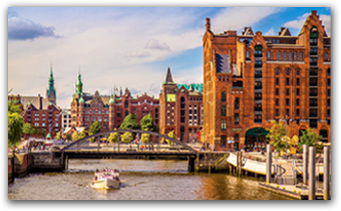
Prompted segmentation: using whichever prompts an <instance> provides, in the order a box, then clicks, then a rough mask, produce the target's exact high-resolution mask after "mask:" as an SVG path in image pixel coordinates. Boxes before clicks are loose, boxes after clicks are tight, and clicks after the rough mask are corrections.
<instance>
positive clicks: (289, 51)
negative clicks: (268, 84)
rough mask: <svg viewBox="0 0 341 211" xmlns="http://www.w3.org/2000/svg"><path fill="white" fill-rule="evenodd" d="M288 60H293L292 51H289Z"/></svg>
mask: <svg viewBox="0 0 341 211" xmlns="http://www.w3.org/2000/svg"><path fill="white" fill-rule="evenodd" d="M288 60H290V61H291V60H292V58H291V51H289V58H288Z"/></svg>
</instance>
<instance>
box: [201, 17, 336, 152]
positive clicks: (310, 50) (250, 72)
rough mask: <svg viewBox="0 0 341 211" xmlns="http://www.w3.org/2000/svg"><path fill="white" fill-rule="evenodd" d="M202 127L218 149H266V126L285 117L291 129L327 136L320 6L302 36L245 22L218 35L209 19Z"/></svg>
mask: <svg viewBox="0 0 341 211" xmlns="http://www.w3.org/2000/svg"><path fill="white" fill-rule="evenodd" d="M203 46H204V64H203V69H204V73H203V74H204V75H203V79H204V94H203V98H204V102H205V103H204V112H205V113H204V125H203V133H204V134H203V136H205V138H204V140H205V142H206V143H209V144H210V145H213V146H214V147H215V149H216V150H232V149H235V150H237V149H240V148H243V147H244V146H245V147H249V148H252V147H254V146H255V147H259V148H264V147H265V144H266V141H265V139H264V128H268V127H269V126H270V122H271V121H272V120H276V121H279V120H280V119H281V118H283V119H284V118H286V120H287V124H288V126H287V129H288V135H289V136H293V135H298V136H299V134H300V130H306V129H308V128H309V127H312V128H315V129H316V132H317V133H318V134H321V135H322V136H323V139H322V141H324V142H330V52H331V51H330V47H331V45H330V37H328V36H327V34H326V32H325V30H324V26H323V25H322V24H321V21H320V20H319V17H318V16H317V14H316V11H312V13H311V15H310V16H309V17H308V18H307V19H306V21H305V23H304V25H303V27H302V29H301V31H300V33H299V35H298V36H291V34H290V32H289V29H287V28H283V27H282V28H281V29H280V32H279V33H278V36H266V35H262V32H259V31H257V32H256V33H253V31H252V29H251V28H250V27H245V28H244V31H243V32H242V34H241V35H237V32H236V31H226V32H224V33H221V34H213V32H212V31H211V30H210V20H209V19H208V18H207V19H206V32H205V35H204V38H203ZM246 134H248V135H246Z"/></svg>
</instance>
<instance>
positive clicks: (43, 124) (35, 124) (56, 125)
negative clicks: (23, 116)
mask: <svg viewBox="0 0 341 211" xmlns="http://www.w3.org/2000/svg"><path fill="white" fill-rule="evenodd" d="M34 126H36V127H40V126H42V127H46V124H45V123H42V124H39V123H38V122H36V123H34ZM55 127H58V123H56V124H55Z"/></svg>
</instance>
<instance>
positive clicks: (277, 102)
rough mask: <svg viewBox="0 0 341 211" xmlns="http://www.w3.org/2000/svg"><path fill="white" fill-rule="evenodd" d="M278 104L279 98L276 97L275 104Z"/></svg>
mask: <svg viewBox="0 0 341 211" xmlns="http://www.w3.org/2000/svg"><path fill="white" fill-rule="evenodd" d="M278 105H279V99H278V98H276V106H278Z"/></svg>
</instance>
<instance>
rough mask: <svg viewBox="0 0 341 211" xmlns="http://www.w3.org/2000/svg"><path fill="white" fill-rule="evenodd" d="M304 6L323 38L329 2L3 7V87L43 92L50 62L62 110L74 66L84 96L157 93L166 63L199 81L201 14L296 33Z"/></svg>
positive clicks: (237, 25)
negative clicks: (317, 4) (313, 4)
mask: <svg viewBox="0 0 341 211" xmlns="http://www.w3.org/2000/svg"><path fill="white" fill-rule="evenodd" d="M311 10H317V14H318V15H319V16H320V19H321V20H322V23H323V24H324V25H325V29H326V32H327V34H328V35H329V36H331V10H330V7H315V8H314V7H9V8H8V26H7V27H8V54H7V56H8V90H12V91H11V93H10V94H20V95H38V93H40V94H42V95H44V96H45V95H46V89H47V88H48V78H49V74H50V67H51V65H52V68H53V74H54V79H55V89H56V92H57V104H58V105H59V106H60V107H63V108H64V107H70V102H71V98H72V94H73V93H74V92H75V83H76V80H77V74H78V71H79V72H80V73H81V75H82V82H83V90H84V91H85V92H89V93H90V94H94V93H95V91H96V90H98V91H99V92H100V94H103V95H109V94H110V93H111V90H112V89H113V88H114V87H118V88H120V87H122V90H125V88H128V89H129V90H130V91H131V93H132V95H133V96H134V97H136V95H141V94H143V93H145V92H146V93H147V94H148V95H151V96H154V97H155V98H158V96H159V93H160V90H161V87H162V82H163V81H164V80H165V77H166V72H167V69H168V67H170V68H171V71H172V75H173V79H174V81H175V82H176V83H186V84H189V83H202V72H203V67H202V63H203V49H202V38H203V35H204V33H205V18H206V17H209V18H210V20H211V30H212V31H213V33H216V34H219V33H222V32H224V31H226V30H237V33H238V34H241V32H242V31H243V29H244V27H245V26H250V27H252V29H253V32H256V31H261V32H262V33H263V34H264V35H276V34H278V31H279V29H280V27H288V28H289V30H290V32H291V34H292V35H293V36H297V35H298V32H299V31H300V29H301V27H302V25H303V23H304V21H305V19H306V18H307V17H308V15H309V14H310V13H311Z"/></svg>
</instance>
